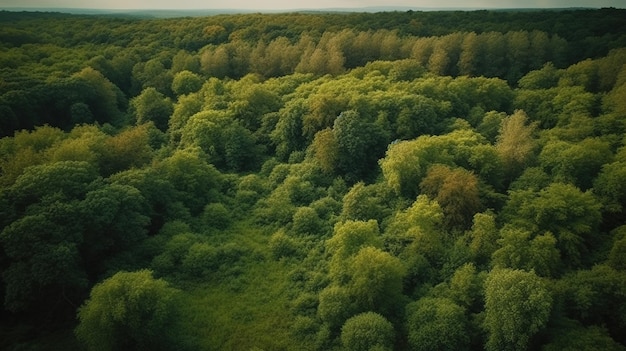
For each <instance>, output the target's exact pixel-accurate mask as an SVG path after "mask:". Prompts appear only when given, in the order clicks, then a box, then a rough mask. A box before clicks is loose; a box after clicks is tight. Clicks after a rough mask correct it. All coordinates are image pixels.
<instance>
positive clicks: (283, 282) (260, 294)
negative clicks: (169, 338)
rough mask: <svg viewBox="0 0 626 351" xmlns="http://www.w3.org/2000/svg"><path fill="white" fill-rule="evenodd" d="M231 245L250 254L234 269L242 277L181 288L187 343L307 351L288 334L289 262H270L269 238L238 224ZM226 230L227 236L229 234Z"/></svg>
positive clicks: (205, 346) (214, 347)
mask: <svg viewBox="0 0 626 351" xmlns="http://www.w3.org/2000/svg"><path fill="white" fill-rule="evenodd" d="M232 229H235V231H236V232H237V234H234V235H229V237H230V238H231V241H229V243H234V244H235V245H241V246H243V247H246V248H248V249H249V250H250V252H254V254H255V255H256V256H257V257H256V258H255V259H250V260H247V259H244V260H242V261H241V262H239V263H238V264H239V265H240V268H241V269H239V270H238V271H239V272H241V273H240V274H238V275H233V276H230V277H226V278H224V279H220V280H219V281H210V282H201V283H195V284H192V285H191V284H190V285H188V286H187V287H186V288H185V293H184V295H185V296H184V298H183V300H184V301H183V302H184V304H183V307H182V311H181V314H182V315H183V316H185V320H184V321H183V322H182V323H183V324H182V329H183V333H185V337H186V338H187V339H188V342H189V344H191V345H194V346H195V347H197V348H199V349H201V350H294V349H298V350H307V349H312V347H311V346H310V345H303V343H302V340H297V339H296V338H295V337H294V336H293V335H292V333H291V326H292V325H293V323H294V322H295V316H294V315H293V314H292V313H291V310H290V300H289V296H292V294H291V293H290V291H289V288H290V285H289V282H288V274H289V272H290V271H291V270H292V269H293V263H290V262H287V261H276V260H272V259H271V258H270V257H271V256H270V255H269V250H268V246H267V241H268V239H269V238H268V235H266V234H264V233H263V232H262V231H261V230H259V229H254V227H248V226H246V225H245V224H244V223H238V224H237V225H236V227H235V228H232ZM232 229H231V230H229V231H232Z"/></svg>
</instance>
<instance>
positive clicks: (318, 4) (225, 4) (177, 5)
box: [0, 0, 626, 10]
mask: <svg viewBox="0 0 626 351" xmlns="http://www.w3.org/2000/svg"><path fill="white" fill-rule="evenodd" d="M372 6H402V7H413V8H429V7H430V8H445V7H450V8H563V7H616V8H626V0H475V1H468V0H228V1H224V0H91V1H85V0H0V8H11V7H19V8H90V9H181V10H182V9H249V10H291V9H325V8H359V7H372Z"/></svg>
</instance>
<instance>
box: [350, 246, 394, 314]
mask: <svg viewBox="0 0 626 351" xmlns="http://www.w3.org/2000/svg"><path fill="white" fill-rule="evenodd" d="M349 265H350V266H349V273H348V274H349V275H350V281H349V283H348V285H347V288H348V291H349V293H350V294H351V296H353V298H354V300H355V302H356V303H357V304H358V306H359V307H361V309H364V310H373V311H378V312H381V313H389V312H390V311H392V310H393V307H394V306H395V305H396V304H397V303H399V302H400V301H401V292H402V279H403V278H404V275H405V268H404V266H403V265H402V262H401V261H400V260H399V259H398V258H396V257H394V256H391V255H390V254H388V253H387V252H384V251H382V250H380V249H377V248H375V247H364V248H363V249H361V250H359V252H358V253H357V254H356V255H355V256H354V258H353V259H351V260H350V262H349Z"/></svg>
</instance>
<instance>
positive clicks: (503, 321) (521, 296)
mask: <svg viewBox="0 0 626 351" xmlns="http://www.w3.org/2000/svg"><path fill="white" fill-rule="evenodd" d="M551 309H552V296H551V295H550V292H549V291H548V289H547V288H546V286H545V283H544V282H543V281H542V280H541V279H540V278H539V277H537V276H536V275H535V274H534V273H533V272H524V271H520V270H511V269H495V270H492V271H491V272H490V273H489V275H488V276H487V280H486V281H485V320H484V327H485V329H486V330H487V332H488V333H489V339H488V340H487V343H486V344H485V346H486V348H487V349H488V350H526V349H528V347H529V343H530V341H531V338H532V337H533V336H534V335H535V334H536V333H537V332H539V331H540V330H541V329H543V328H544V327H545V326H546V323H547V321H548V317H549V316H550V311H551Z"/></svg>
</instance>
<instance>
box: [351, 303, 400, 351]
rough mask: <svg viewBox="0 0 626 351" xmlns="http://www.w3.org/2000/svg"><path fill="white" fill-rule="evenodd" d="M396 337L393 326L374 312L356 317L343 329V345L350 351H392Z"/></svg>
mask: <svg viewBox="0 0 626 351" xmlns="http://www.w3.org/2000/svg"><path fill="white" fill-rule="evenodd" d="M394 337H395V331H394V329H393V325H392V324H391V323H390V322H389V321H388V320H387V319H385V317H383V316H381V315H379V314H377V313H374V312H366V313H362V314H359V315H356V316H354V317H352V318H350V319H348V320H347V321H346V323H345V324H344V325H343V327H342V328H341V344H342V345H343V346H344V347H345V348H346V350H350V351H361V350H391V349H392V346H393V342H394Z"/></svg>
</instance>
